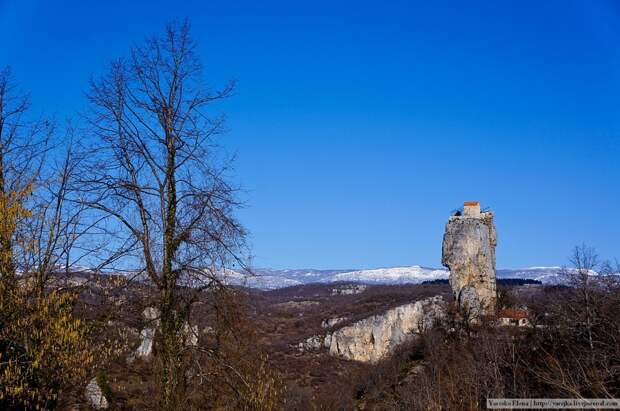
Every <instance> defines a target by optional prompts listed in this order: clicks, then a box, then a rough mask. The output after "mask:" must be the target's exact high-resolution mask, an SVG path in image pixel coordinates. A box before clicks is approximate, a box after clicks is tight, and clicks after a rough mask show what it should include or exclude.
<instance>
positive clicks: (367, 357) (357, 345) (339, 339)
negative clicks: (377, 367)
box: [324, 296, 445, 362]
mask: <svg viewBox="0 0 620 411" xmlns="http://www.w3.org/2000/svg"><path fill="white" fill-rule="evenodd" d="M444 313H445V307H444V301H443V298H442V297H441V296H435V297H431V298H427V299H424V300H421V301H417V302H415V303H411V304H405V305H401V306H399V307H396V308H393V309H391V310H389V311H387V312H385V313H384V314H380V315H375V316H372V317H368V318H365V319H363V320H360V321H358V322H356V323H353V324H351V325H348V326H345V327H343V328H340V329H338V330H336V331H334V332H333V333H331V334H328V335H327V336H326V337H325V338H324V343H325V345H326V346H329V352H330V354H332V355H335V356H339V357H344V358H347V359H350V360H356V361H363V362H376V361H378V360H380V359H381V358H383V357H384V356H385V355H386V354H388V353H390V352H392V351H393V350H394V348H396V346H398V345H399V344H401V343H403V342H405V341H407V340H408V339H410V338H413V337H414V335H415V334H416V333H419V332H421V331H422V330H424V329H426V328H429V327H431V326H432V325H433V323H434V322H435V321H436V320H438V319H439V318H441V317H443V315H444Z"/></svg>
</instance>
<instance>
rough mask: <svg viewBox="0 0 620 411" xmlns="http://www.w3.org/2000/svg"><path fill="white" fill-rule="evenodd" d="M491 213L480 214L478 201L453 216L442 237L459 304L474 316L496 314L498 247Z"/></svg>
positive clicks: (467, 205) (469, 203)
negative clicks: (496, 258) (496, 259)
mask: <svg viewBox="0 0 620 411" xmlns="http://www.w3.org/2000/svg"><path fill="white" fill-rule="evenodd" d="M496 244H497V234H496V232H495V225H494V224H493V213H492V212H483V213H481V212H480V204H479V203H477V202H467V203H465V207H464V212H463V213H462V215H461V214H459V215H454V216H452V217H450V219H449V220H448V223H447V224H446V230H445V233H444V236H443V252H442V259H441V262H442V264H443V265H444V266H446V267H448V269H449V270H450V286H451V287H452V292H453V293H454V297H455V299H456V300H457V302H458V303H459V305H460V306H461V307H462V308H464V309H467V310H468V311H469V312H470V314H471V315H472V316H473V317H476V316H478V315H481V314H492V313H494V312H495V303H496V300H497V292H496V285H495V246H496Z"/></svg>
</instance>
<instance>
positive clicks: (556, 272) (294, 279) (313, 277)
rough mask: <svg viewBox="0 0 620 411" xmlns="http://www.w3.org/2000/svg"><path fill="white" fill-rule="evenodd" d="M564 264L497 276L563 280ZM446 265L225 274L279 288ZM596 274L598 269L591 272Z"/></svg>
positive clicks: (416, 273)
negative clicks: (562, 265)
mask: <svg viewBox="0 0 620 411" xmlns="http://www.w3.org/2000/svg"><path fill="white" fill-rule="evenodd" d="M563 271H564V269H563V268H561V267H529V268H519V269H500V270H497V278H521V279H531V280H538V281H541V282H543V283H544V284H557V283H559V282H561V274H562V272H563ZM449 274H450V273H449V272H448V270H446V269H444V268H430V267H421V266H419V265H413V266H406V267H389V268H373V269H362V270H315V269H282V270H279V269H273V268H255V269H253V270H252V274H242V273H239V272H235V271H231V272H228V273H227V274H226V276H225V277H226V278H225V281H226V282H227V283H229V284H234V285H243V286H246V287H251V288H260V289H263V290H271V289H276V288H283V287H289V286H293V285H303V284H311V283H332V282H337V281H344V282H353V283H363V284H419V283H422V282H424V281H431V280H438V279H447V278H448V276H449ZM592 274H593V275H596V273H595V272H592Z"/></svg>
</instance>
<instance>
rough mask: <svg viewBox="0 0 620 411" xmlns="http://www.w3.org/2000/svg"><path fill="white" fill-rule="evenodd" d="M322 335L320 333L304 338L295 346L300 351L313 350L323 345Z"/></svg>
mask: <svg viewBox="0 0 620 411" xmlns="http://www.w3.org/2000/svg"><path fill="white" fill-rule="evenodd" d="M323 344H324V337H322V336H320V335H313V336H312V337H308V338H307V339H306V340H304V341H302V342H300V343H299V344H298V345H297V348H298V350H299V351H301V352H305V351H315V350H319V349H321V348H322V347H323Z"/></svg>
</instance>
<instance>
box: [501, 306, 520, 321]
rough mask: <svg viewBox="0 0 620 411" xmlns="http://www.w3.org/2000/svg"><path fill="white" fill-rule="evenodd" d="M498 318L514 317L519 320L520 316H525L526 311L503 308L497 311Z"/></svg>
mask: <svg viewBox="0 0 620 411" xmlns="http://www.w3.org/2000/svg"><path fill="white" fill-rule="evenodd" d="M499 317H500V318H516V319H517V320H520V319H522V318H527V311H525V310H513V309H510V308H508V309H505V310H502V311H500V312H499Z"/></svg>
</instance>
